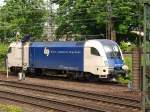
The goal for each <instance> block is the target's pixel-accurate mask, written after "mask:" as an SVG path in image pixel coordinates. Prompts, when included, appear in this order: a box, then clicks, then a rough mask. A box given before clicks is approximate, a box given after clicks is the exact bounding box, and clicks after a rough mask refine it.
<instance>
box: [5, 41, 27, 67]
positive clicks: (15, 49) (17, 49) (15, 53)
mask: <svg viewBox="0 0 150 112" xmlns="http://www.w3.org/2000/svg"><path fill="white" fill-rule="evenodd" d="M10 47H11V52H10V53H8V54H7V57H8V67H9V68H10V67H22V43H21V42H13V43H11V44H10V46H9V48H10ZM23 56H24V62H23V63H24V69H26V68H27V67H29V43H26V44H25V45H24V55H23Z"/></svg>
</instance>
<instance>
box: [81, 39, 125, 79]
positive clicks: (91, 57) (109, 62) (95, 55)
mask: <svg viewBox="0 0 150 112" xmlns="http://www.w3.org/2000/svg"><path fill="white" fill-rule="evenodd" d="M84 55H85V56H84V59H85V60H84V67H85V71H86V72H90V73H92V74H94V75H98V76H99V78H105V79H106V78H113V77H116V76H118V75H119V74H122V75H124V74H125V73H126V70H125V69H124V68H127V67H124V66H125V65H124V59H123V56H122V52H121V50H120V48H119V46H118V45H117V43H115V42H113V41H111V40H106V39H102V40H89V41H87V42H86V43H85V53H84Z"/></svg>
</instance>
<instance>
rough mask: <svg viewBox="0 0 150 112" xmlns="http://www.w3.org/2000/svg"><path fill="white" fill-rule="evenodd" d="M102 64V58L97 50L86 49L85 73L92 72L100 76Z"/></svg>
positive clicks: (92, 48)
mask: <svg viewBox="0 0 150 112" xmlns="http://www.w3.org/2000/svg"><path fill="white" fill-rule="evenodd" d="M101 64H102V58H101V56H100V54H99V52H98V50H97V49H96V48H94V47H88V48H85V49H84V71H85V72H90V73H92V74H95V75H100V71H101V70H100V69H101V67H100V65H101Z"/></svg>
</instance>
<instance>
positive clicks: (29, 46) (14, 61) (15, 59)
mask: <svg viewBox="0 0 150 112" xmlns="http://www.w3.org/2000/svg"><path fill="white" fill-rule="evenodd" d="M22 50H23V52H22ZM7 62H8V67H9V68H10V70H11V71H15V72H20V71H21V69H23V70H24V71H26V72H33V71H34V72H37V73H41V74H42V72H44V71H49V72H59V73H60V72H61V73H63V74H67V76H68V77H76V78H81V77H82V78H83V77H86V78H91V77H97V78H100V79H112V78H115V77H117V76H118V75H125V74H126V73H127V69H128V67H127V66H126V65H125V63H124V58H123V55H122V52H121V49H120V48H119V46H118V44H117V43H116V42H114V41H112V40H107V39H93V40H87V41H83V42H26V43H25V44H22V43H21V42H13V43H11V44H10V46H9V50H8V54H7Z"/></svg>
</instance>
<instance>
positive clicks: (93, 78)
mask: <svg viewBox="0 0 150 112" xmlns="http://www.w3.org/2000/svg"><path fill="white" fill-rule="evenodd" d="M88 81H90V82H97V81H99V77H98V76H96V75H93V74H89V75H88Z"/></svg>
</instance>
